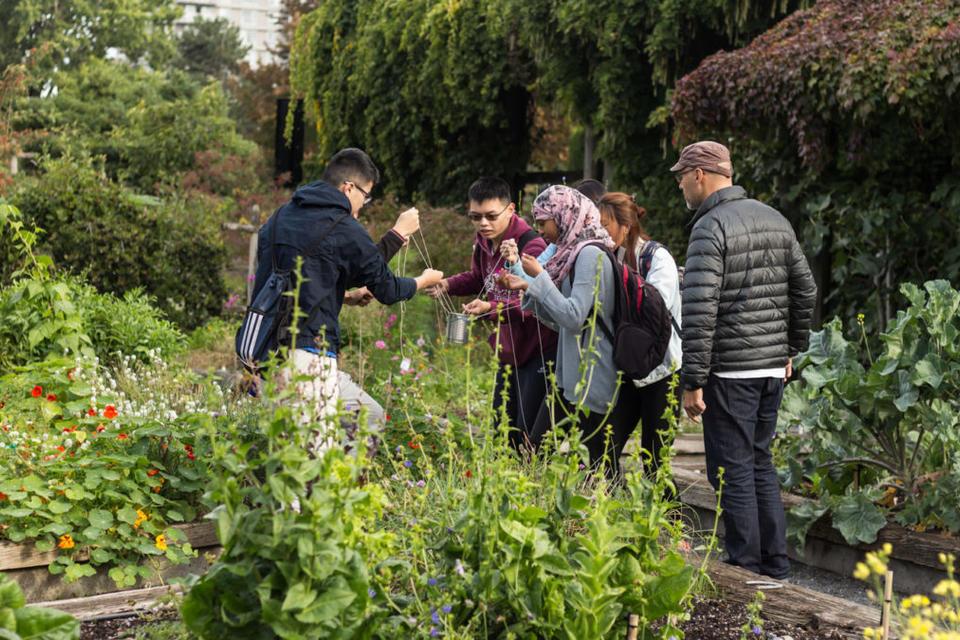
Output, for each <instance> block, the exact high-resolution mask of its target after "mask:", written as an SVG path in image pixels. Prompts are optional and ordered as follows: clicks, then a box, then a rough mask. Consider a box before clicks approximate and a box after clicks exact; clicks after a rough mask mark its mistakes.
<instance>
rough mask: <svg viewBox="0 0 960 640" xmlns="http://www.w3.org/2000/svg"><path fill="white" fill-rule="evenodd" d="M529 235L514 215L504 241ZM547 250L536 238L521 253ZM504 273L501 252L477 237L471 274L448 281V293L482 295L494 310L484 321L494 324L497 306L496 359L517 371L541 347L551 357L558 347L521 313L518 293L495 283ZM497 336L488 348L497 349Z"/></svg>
mask: <svg viewBox="0 0 960 640" xmlns="http://www.w3.org/2000/svg"><path fill="white" fill-rule="evenodd" d="M527 231H530V225H529V224H527V223H526V222H525V221H524V220H523V219H522V218H520V216H518V215H516V214H513V219H512V220H511V221H510V225H509V226H508V227H507V230H506V231H505V232H504V234H503V240H516V241H517V242H518V243H519V241H520V236H522V235H523V234H524V233H526V232H527ZM546 248H547V243H546V242H545V241H544V239H543V238H541V237H540V236H537V237H535V238H533V239H532V240H530V241H529V242H527V244H526V245H524V247H523V250H522V253H528V254H530V255H532V256H538V255H540V253H542V252H543V250H544V249H546ZM504 270H505V267H504V264H503V258H502V257H501V256H500V250H499V249H497V250H494V248H493V243H492V242H491V241H490V240H487V239H486V238H484V237H483V236H481V235H480V234H479V233H478V234H477V237H476V239H475V240H474V242H473V259H472V262H471V265H470V271H464V272H463V273H458V274H457V275H454V276H450V277H449V278H448V279H447V282H448V283H449V293H450V295H452V296H475V295H478V294H480V293H481V292H485V294H486V295H485V297H486V300H487V301H488V302H490V304H492V305H493V310H491V312H490V313H489V314H487V315H486V316H484V317H485V318H488V319H492V320H495V319H496V308H497V304H498V303H503V306H504V310H503V315H502V318H503V320H502V322H501V325H500V349H499V352H498V357H499V359H500V362H501V363H502V364H509V365H512V366H513V367H519V366H522V365H524V364H526V363H527V361H529V360H530V358H532V357H534V356H538V357H539V353H538V351H539V350H540V347H541V345H542V347H543V352H544V353H545V354H549V353H552V352H553V350H554V349H556V346H557V334H556V333H555V332H554V331H553V330H551V329H548V328H547V327H545V326H544V325H542V324H540V323H539V322H538V321H537V320H536V318H535V317H534V316H533V314H532V313H530V312H525V311H522V310H521V309H520V292H519V291H510V290H509V289H504V288H503V287H501V286H500V285H498V284H497V282H496V280H497V278H498V277H499V276H500V273H501V272H502V271H504ZM496 339H497V332H496V331H494V332H493V333H492V334H490V338H489V341H490V346H491V347H494V348H495V347H496V345H495V341H496Z"/></svg>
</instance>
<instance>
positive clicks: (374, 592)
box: [367, 589, 377, 598]
mask: <svg viewBox="0 0 960 640" xmlns="http://www.w3.org/2000/svg"><path fill="white" fill-rule="evenodd" d="M367 595H369V596H370V597H371V598H376V597H377V592H376V591H374V590H373V589H370V590H369V591H367Z"/></svg>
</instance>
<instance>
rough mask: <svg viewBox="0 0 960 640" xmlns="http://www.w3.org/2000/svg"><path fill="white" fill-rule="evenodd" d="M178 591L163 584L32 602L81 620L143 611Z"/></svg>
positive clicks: (178, 590)
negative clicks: (160, 585)
mask: <svg viewBox="0 0 960 640" xmlns="http://www.w3.org/2000/svg"><path fill="white" fill-rule="evenodd" d="M180 591H182V589H181V588H180V587H179V586H177V585H164V586H162V587H150V588H147V589H133V590H130V591H116V592H114V593H104V594H102V595H98V596H86V597H83V598H70V599H68V600H50V601H47V602H36V603H33V604H35V605H38V606H41V607H51V608H53V609H59V610H60V611H64V612H66V613H69V614H71V615H73V616H74V617H75V618H77V619H78V620H80V621H83V620H92V619H94V618H101V617H104V616H111V615H116V614H120V613H137V612H138V611H144V610H147V609H150V608H152V607H153V606H154V605H156V604H157V601H158V600H160V598H163V597H165V596H168V595H170V594H173V593H179V592H180Z"/></svg>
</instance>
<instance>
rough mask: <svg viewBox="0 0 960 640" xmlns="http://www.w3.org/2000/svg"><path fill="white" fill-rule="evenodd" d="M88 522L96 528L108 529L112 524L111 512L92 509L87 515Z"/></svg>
mask: <svg viewBox="0 0 960 640" xmlns="http://www.w3.org/2000/svg"><path fill="white" fill-rule="evenodd" d="M88 517H89V519H90V524H91V525H93V526H94V527H96V528H97V529H104V530H106V529H109V528H110V527H112V526H113V514H112V513H110V512H109V511H107V510H105V509H93V510H92V511H90V515H89V516H88Z"/></svg>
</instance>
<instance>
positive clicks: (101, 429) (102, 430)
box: [97, 424, 107, 433]
mask: <svg viewBox="0 0 960 640" xmlns="http://www.w3.org/2000/svg"><path fill="white" fill-rule="evenodd" d="M106 429H107V428H106V427H105V426H103V425H102V424H98V425H97V433H103V432H104V431H105V430H106Z"/></svg>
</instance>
